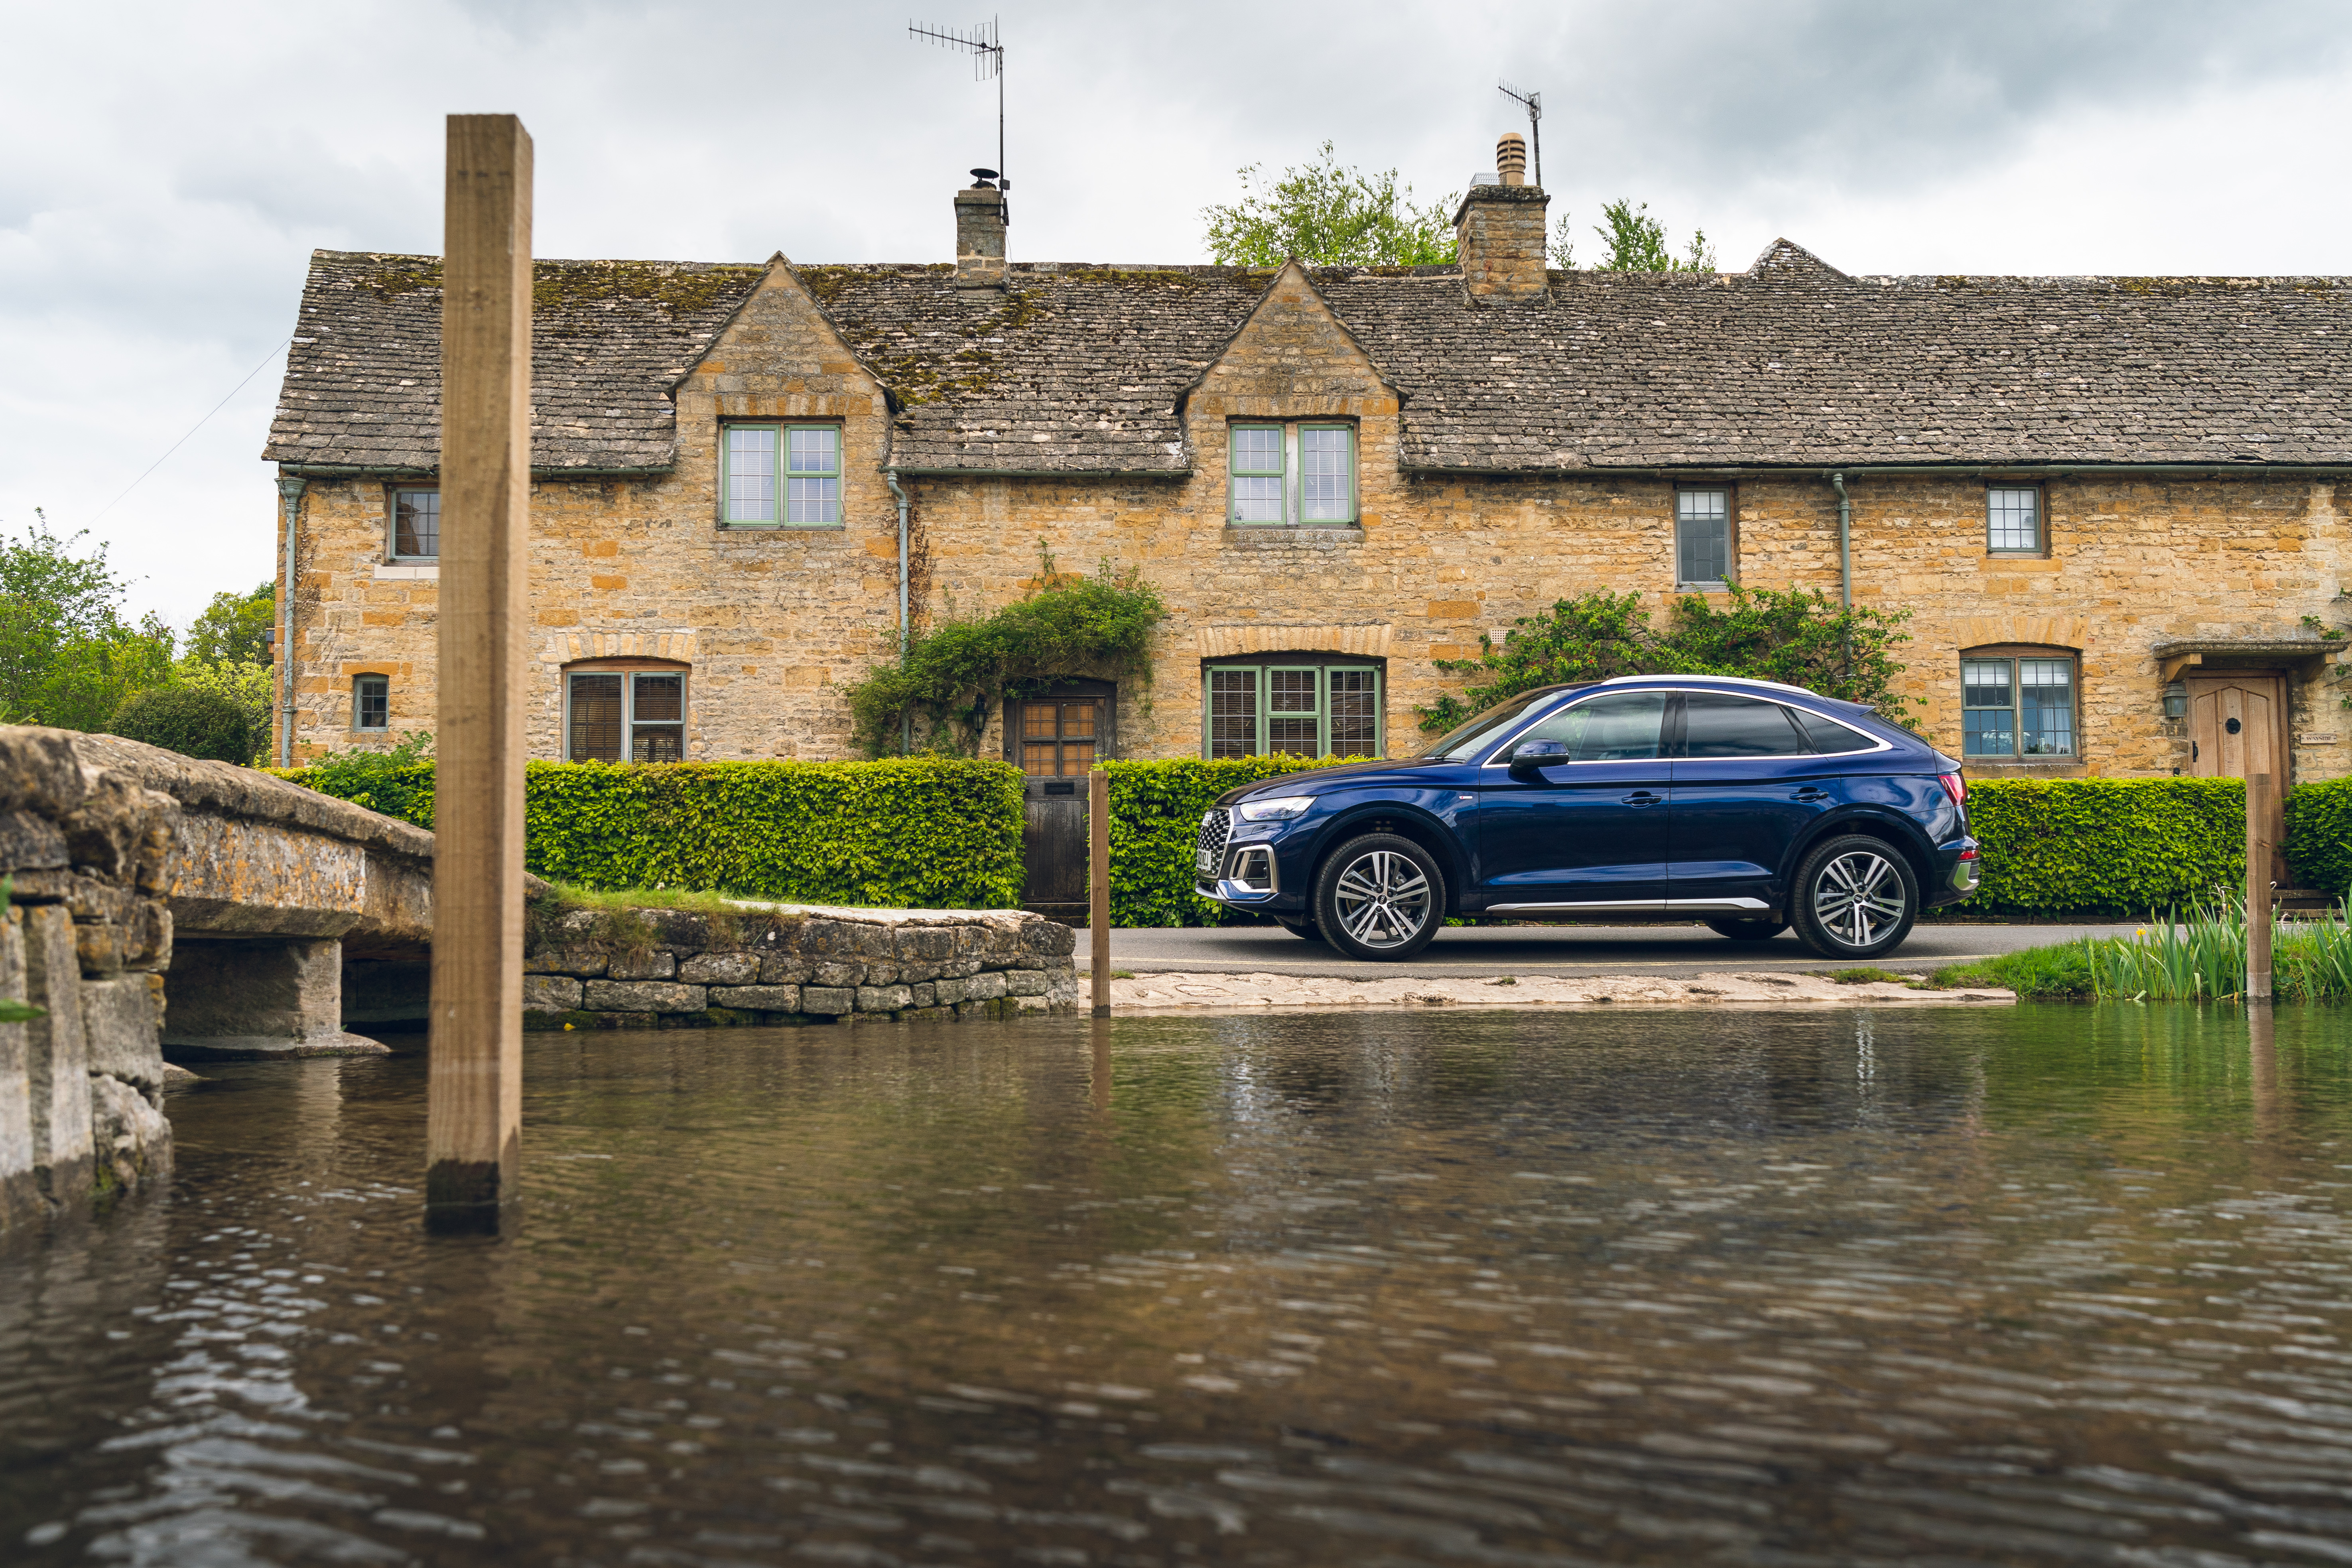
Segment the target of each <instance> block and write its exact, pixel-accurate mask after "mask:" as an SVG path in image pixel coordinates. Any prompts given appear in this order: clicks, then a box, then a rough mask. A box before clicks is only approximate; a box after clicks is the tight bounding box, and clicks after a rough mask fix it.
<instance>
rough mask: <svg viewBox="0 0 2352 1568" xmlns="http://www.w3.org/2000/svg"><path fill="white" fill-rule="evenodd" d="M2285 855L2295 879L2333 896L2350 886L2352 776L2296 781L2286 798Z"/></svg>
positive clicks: (2351, 887) (2351, 871) (2337, 895)
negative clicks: (2315, 782) (2326, 779)
mask: <svg viewBox="0 0 2352 1568" xmlns="http://www.w3.org/2000/svg"><path fill="white" fill-rule="evenodd" d="M2286 858H2287V859H2288V861H2289V862H2290V863H2292V864H2293V865H2294V876H2295V880H2296V881H2297V882H2299V883H2301V884H2302V885H2303V886H2305V887H2306V888H2317V889H2321V890H2322V891H2323V892H2326V893H2329V894H2332V895H2334V896H2336V897H2337V898H2342V897H2344V896H2345V894H2346V892H2347V889H2352V779H2331V780H2329V781H2328V782H2327V783H2326V784H2299V785H2297V786H2296V787H2295V788H2294V789H2293V790H2291V791H2289V792H2288V794H2287V797H2286Z"/></svg>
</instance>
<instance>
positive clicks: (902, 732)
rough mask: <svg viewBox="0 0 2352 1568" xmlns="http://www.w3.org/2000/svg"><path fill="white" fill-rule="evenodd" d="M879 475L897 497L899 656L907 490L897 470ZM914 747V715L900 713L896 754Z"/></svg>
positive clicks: (902, 653) (906, 631)
mask: <svg viewBox="0 0 2352 1568" xmlns="http://www.w3.org/2000/svg"><path fill="white" fill-rule="evenodd" d="M882 477H883V478H884V479H887V480H889V481H890V493H891V494H892V495H894V496H896V497H897V498H898V657H899V658H901V659H904V658H906V657H907V645H908V640H909V638H910V637H911V635H912V631H911V628H910V627H909V626H908V620H907V492H906V491H905V490H904V489H900V488H899V485H898V469H896V468H885V469H883V470H882ZM914 749H915V716H914V715H913V714H912V713H905V714H901V715H900V716H899V719H898V754H899V755H900V756H902V757H903V756H905V755H907V754H908V752H912V751H913V750H914Z"/></svg>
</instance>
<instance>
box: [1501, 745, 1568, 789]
mask: <svg viewBox="0 0 2352 1568" xmlns="http://www.w3.org/2000/svg"><path fill="white" fill-rule="evenodd" d="M1566 761H1568V743H1567V742H1565V741H1528V742H1525V743H1524V744H1522V745H1521V746H1520V747H1519V749H1518V750H1517V751H1516V752H1512V753H1511V776H1512V777H1513V778H1515V779H1517V780H1518V781H1519V782H1520V783H1521V784H1541V783H1542V782H1543V771H1544V769H1546V768H1549V767H1556V766H1558V765H1559V763H1564V762H1566Z"/></svg>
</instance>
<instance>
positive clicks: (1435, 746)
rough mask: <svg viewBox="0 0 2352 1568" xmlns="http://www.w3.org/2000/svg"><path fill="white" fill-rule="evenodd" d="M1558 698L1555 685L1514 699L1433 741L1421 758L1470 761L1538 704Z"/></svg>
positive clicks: (1558, 691) (1558, 692)
mask: <svg viewBox="0 0 2352 1568" xmlns="http://www.w3.org/2000/svg"><path fill="white" fill-rule="evenodd" d="M1559 695H1560V689H1559V687H1557V686H1554V687H1549V688H1547V689H1544V690H1542V691H1530V692H1528V694H1527V695H1526V696H1524V697H1515V698H1513V699H1512V700H1510V701H1508V702H1506V703H1504V704H1503V705H1502V706H1501V707H1499V708H1489V709H1487V710H1486V711H1485V712H1484V713H1481V714H1479V715H1478V716H1477V717H1476V718H1475V719H1473V720H1471V721H1470V722H1468V723H1467V724H1465V725H1463V726H1462V728H1460V729H1459V730H1456V731H1454V732H1453V733H1452V734H1450V735H1446V736H1444V737H1443V738H1442V739H1439V740H1436V741H1433V742H1431V743H1430V747H1429V750H1427V751H1425V752H1422V753H1421V754H1422V757H1423V760H1425V761H1429V762H1439V763H1460V762H1467V761H1468V760H1469V759H1470V758H1472V757H1475V756H1476V755H1477V754H1478V753H1479V752H1483V751H1485V750H1486V748H1487V747H1488V746H1489V745H1491V744H1493V743H1494V742H1495V741H1496V738H1497V737H1498V736H1499V734H1500V733H1501V731H1505V730H1507V729H1508V728H1510V727H1511V726H1512V725H1513V724H1516V723H1517V722H1518V721H1519V718H1520V716H1521V715H1522V714H1524V713H1526V712H1527V710H1528V709H1530V708H1533V707H1535V706H1536V705H1537V704H1538V703H1541V702H1549V701H1551V700H1553V699H1554V698H1556V697H1558V696H1559Z"/></svg>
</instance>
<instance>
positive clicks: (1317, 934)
mask: <svg viewBox="0 0 2352 1568" xmlns="http://www.w3.org/2000/svg"><path fill="white" fill-rule="evenodd" d="M1274 923H1275V924H1276V925H1278V926H1280V927H1281V928H1282V929H1283V930H1285V931H1288V932H1289V933H1290V934H1291V935H1293V936H1295V937H1297V938H1298V939H1299V940H1300V941H1301V942H1321V941H1322V940H1323V928H1322V927H1320V926H1318V925H1317V924H1316V923H1315V922H1314V921H1286V920H1284V919H1282V918H1280V917H1279V916H1276V919H1275V922H1274Z"/></svg>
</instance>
